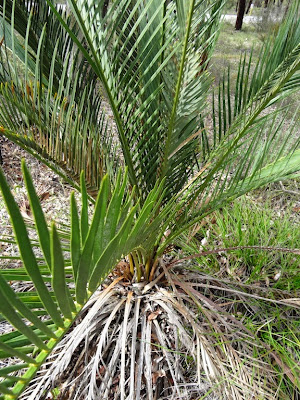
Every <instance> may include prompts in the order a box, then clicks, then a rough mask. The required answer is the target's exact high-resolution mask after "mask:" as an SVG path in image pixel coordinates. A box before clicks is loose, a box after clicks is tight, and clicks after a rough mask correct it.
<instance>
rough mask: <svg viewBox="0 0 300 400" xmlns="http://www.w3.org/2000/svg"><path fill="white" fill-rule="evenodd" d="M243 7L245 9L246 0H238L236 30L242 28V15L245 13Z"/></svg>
mask: <svg viewBox="0 0 300 400" xmlns="http://www.w3.org/2000/svg"><path fill="white" fill-rule="evenodd" d="M245 9H246V0H239V7H238V12H237V17H236V23H235V30H236V31H240V30H241V29H242V25H243V19H244V15H245Z"/></svg>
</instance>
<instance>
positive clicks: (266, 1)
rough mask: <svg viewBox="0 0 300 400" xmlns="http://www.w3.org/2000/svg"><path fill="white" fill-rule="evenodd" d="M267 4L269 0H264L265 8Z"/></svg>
mask: <svg viewBox="0 0 300 400" xmlns="http://www.w3.org/2000/svg"><path fill="white" fill-rule="evenodd" d="M268 4H269V0H265V8H267V7H268Z"/></svg>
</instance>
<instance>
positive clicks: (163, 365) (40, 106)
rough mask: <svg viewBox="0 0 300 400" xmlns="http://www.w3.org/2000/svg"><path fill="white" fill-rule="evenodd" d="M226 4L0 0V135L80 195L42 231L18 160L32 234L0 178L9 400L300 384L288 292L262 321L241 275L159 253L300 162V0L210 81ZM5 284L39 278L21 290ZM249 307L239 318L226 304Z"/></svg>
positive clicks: (0, 306)
mask: <svg viewBox="0 0 300 400" xmlns="http://www.w3.org/2000/svg"><path fill="white" fill-rule="evenodd" d="M225 2H226V1H225V0H188V1H186V0H177V1H172V0H148V1H145V0H137V1H135V2H133V1H131V0H114V1H111V2H107V1H101V0H100V1H92V0H68V10H67V11H64V10H63V9H62V8H60V7H59V6H56V5H55V3H54V2H52V1H51V0H46V1H40V2H33V1H30V0H29V1H27V2H25V1H10V0H4V1H2V2H1V4H0V10H1V17H2V18H1V25H0V34H1V66H0V80H1V92H0V96H1V104H0V125H1V127H0V133H1V135H3V136H5V137H7V138H8V139H10V140H11V141H13V142H15V143H16V144H18V145H19V146H21V147H22V148H23V149H25V150H26V151H28V152H29V153H30V154H32V155H33V156H35V157H36V158H37V159H38V160H40V161H42V162H44V163H45V164H46V165H48V166H49V167H50V168H52V169H53V170H54V171H55V172H56V173H57V174H59V175H60V176H61V177H63V178H64V179H65V180H66V181H67V182H69V183H70V184H71V185H73V186H74V188H75V189H80V191H81V195H82V206H81V211H80V213H78V209H77V204H76V201H75V197H74V195H72V197H71V206H70V207H71V208H70V214H71V221H70V227H69V228H67V227H64V228H60V229H58V228H56V226H55V225H54V224H53V225H52V226H51V228H49V227H48V225H47V223H46V220H45V217H44V215H43V212H42V209H41V206H40V204H39V201H38V197H37V195H36V193H35V190H34V186H33V184H32V180H31V178H30V174H29V172H28V170H27V168H26V166H25V164H24V163H23V174H24V181H25V184H26V187H27V191H28V197H29V200H30V206H31V209H32V213H33V216H34V222H35V230H36V235H37V237H38V240H36V239H35V240H33V239H30V238H29V235H28V231H27V228H26V224H25V222H24V220H23V218H22V216H21V214H20V211H19V209H18V206H17V204H16V202H15V200H14V198H13V196H12V194H11V192H10V190H9V187H8V185H7V183H6V180H5V177H4V175H3V173H2V172H1V173H0V186H1V189H2V194H3V198H4V200H5V202H6V205H7V209H8V212H9V214H10V216H11V222H12V226H13V228H14V234H15V242H16V243H17V244H18V246H19V251H20V257H21V259H22V262H23V265H22V267H21V268H18V269H2V270H1V274H0V285H1V294H0V296H1V301H0V312H1V314H2V318H3V319H4V320H7V321H8V322H9V323H10V324H11V325H13V326H14V327H15V330H13V331H11V332H8V333H4V334H3V335H2V336H1V341H0V357H1V358H2V359H4V360H5V359H7V358H12V357H15V358H16V360H17V361H16V360H14V362H10V363H8V364H7V366H6V367H4V368H2V370H1V372H0V376H1V377H2V381H1V383H0V392H1V393H2V398H4V399H5V400H8V399H14V398H17V397H19V396H21V398H30V399H37V398H43V397H46V396H47V392H48V390H50V389H51V388H52V387H56V385H57V386H58V388H56V390H58V391H59V392H60V391H61V393H60V395H61V398H65V397H64V396H68V397H67V398H82V399H96V398H101V399H102V398H103V399H109V398H112V396H115V397H114V398H120V399H125V398H130V399H139V398H143V397H144V398H149V399H152V398H158V397H160V396H166V397H167V396H169V398H180V397H181V398H182V396H183V397H184V396H185V397H184V398H189V396H190V397H191V396H192V395H193V393H194V391H195V393H197V395H198V397H201V393H202V395H203V396H204V397H207V396H209V395H210V392H213V391H215V392H216V393H223V394H224V396H226V399H227V398H228V399H230V398H233V399H238V398H242V399H244V398H245V399H247V398H249V396H250V393H251V395H252V396H254V397H255V398H257V399H274V398H285V397H284V396H287V398H292V397H291V396H294V395H295V393H296V391H297V387H298V388H299V374H298V371H297V359H298V358H297V356H296V355H295V354H297V352H299V347H297V346H298V343H297V340H298V339H297V338H296V337H294V334H293V329H292V328H291V327H289V329H286V330H285V333H284V334H283V333H281V330H282V329H283V328H282V326H284V324H285V323H287V321H289V320H290V319H291V317H293V315H294V314H293V313H295V312H296V311H295V310H294V308H295V307H296V306H297V304H294V303H293V301H292V299H291V300H290V301H284V300H282V299H281V298H279V299H276V298H274V299H272V300H270V301H271V302H273V303H272V305H274V307H277V308H276V310H277V311H278V315H281V316H284V317H283V322H282V323H280V322H278V323H276V324H273V325H272V321H273V320H272V321H267V322H266V321H265V320H263V319H262V317H261V315H264V314H263V313H264V312H267V311H266V310H267V309H268V307H267V305H264V306H263V307H262V306H260V308H258V306H257V303H256V302H257V295H256V294H250V299H252V300H253V299H254V300H253V304H251V305H250V302H249V304H247V306H245V308H243V302H244V300H245V296H247V295H249V294H247V292H246V291H245V290H244V289H243V288H242V289H241V288H240V289H239V290H235V289H233V288H232V286H231V285H230V284H228V283H221V284H220V283H216V281H215V280H214V278H213V277H208V276H201V275H199V274H195V273H192V272H189V273H186V270H185V264H180V263H175V262H174V261H172V262H168V257H167V255H166V253H167V252H168V249H169V248H170V246H171V245H173V244H174V243H176V240H177V238H179V237H180V235H182V234H183V233H187V232H189V230H190V229H192V228H193V227H194V226H195V225H196V224H197V223H200V222H201V220H202V219H203V218H205V217H206V216H207V215H208V214H210V213H211V212H213V211H214V210H216V209H219V208H220V207H222V206H223V205H224V204H226V203H228V202H230V201H232V200H233V199H235V198H237V197H239V196H241V195H242V194H244V193H246V192H248V191H250V190H252V189H254V188H257V187H260V186H262V185H264V184H266V183H269V182H274V181H277V180H283V179H286V178H289V177H295V176H298V175H299V171H300V149H299V138H297V135H295V134H294V132H297V126H298V125H297V122H298V115H299V114H298V113H297V112H296V113H295V116H294V117H293V118H291V119H290V123H289V124H288V125H289V126H288V127H287V126H286V124H285V123H284V122H285V119H286V115H290V112H289V111H288V110H287V111H286V110H285V109H286V106H284V105H283V104H282V100H283V99H285V98H286V97H287V96H290V95H293V94H294V93H295V92H296V91H297V90H298V89H299V86H300V74H299V71H300V45H299V43H300V26H299V23H298V21H299V19H298V18H299V8H300V6H299V4H297V3H298V2H295V4H294V5H293V6H291V8H290V12H289V14H288V15H287V17H286V19H285V21H284V23H283V24H282V25H281V26H280V29H279V31H278V33H277V36H276V37H271V38H270V39H269V41H268V42H267V43H265V45H264V47H263V48H262V49H261V52H260V56H259V60H258V61H257V62H253V60H252V57H251V56H250V57H249V58H247V57H245V58H244V59H242V60H241V62H240V66H239V71H238V75H237V77H232V76H231V74H230V71H228V75H226V77H224V79H223V80H222V82H221V84H220V87H219V89H218V91H217V93H212V91H211V90H210V88H211V87H212V77H211V76H210V74H209V63H210V60H211V56H212V53H213V49H214V44H215V42H216V40H217V36H218V26H219V21H220V18H221V13H222V8H223V6H224V4H225ZM233 80H234V81H233ZM233 82H234V86H235V91H234V93H233V94H232V93H231V87H232V84H233ZM110 115H112V116H113V118H110V117H109V116H110ZM211 115H212V119H210V118H209V116H211ZM111 120H113V121H111ZM81 171H84V172H81ZM89 204H90V207H91V208H92V216H91V217H89V212H88V205H89ZM11 240H12V241H13V239H11ZM36 248H37V249H38V252H37V253H36V252H35V249H36ZM122 259H123V260H124V265H125V267H124V269H123V270H122V271H121V272H120V270H119V275H121V276H120V277H118V278H115V276H114V275H113V274H111V273H112V271H113V269H114V267H115V266H116V265H117V264H118V262H119V261H120V260H122ZM172 267H174V271H175V272H173V269H172ZM109 274H110V275H109ZM108 275H109V277H108V278H107V279H106V280H105V281H104V279H105V278H106V277H107V276H108ZM16 281H19V282H30V283H31V284H32V285H33V286H34V289H33V290H31V291H27V292H23V293H18V292H15V291H14V290H13V284H12V282H16ZM102 282H104V287H105V290H104V291H103V292H99V290H98V289H99V285H100V284H101V283H102ZM203 288H204V289H203ZM202 289H203V290H202ZM210 290H215V292H213V291H210ZM228 293H230V294H228ZM221 298H224V301H225V304H228V303H229V304H233V303H234V304H235V303H237V304H239V303H241V304H242V305H241V306H240V307H241V308H237V309H236V310H233V308H232V307H229V308H225V306H224V308H223V307H221V306H220V305H219V304H218V301H219V300H220V299H221ZM258 298H261V297H258ZM266 304H268V302H267V303H266ZM293 307H294V308H293ZM249 309H250V310H251V313H252V315H253V316H254V317H253V318H254V319H253V320H251V321H252V322H251V323H248V325H247V324H245V321H244V320H243V319H242V320H240V319H239V318H238V317H236V316H233V314H234V312H236V315H240V314H242V315H243V313H244V314H245V315H246V311H247V312H248V311H249ZM258 309H259V310H260V311H258ZM261 313H262V314H261ZM121 316H122V317H121ZM249 327H251V329H250V328H249ZM266 327H267V328H268V329H267V328H266ZM252 328H253V329H252ZM263 328H264V329H263ZM170 331H172V332H173V333H172V335H171V336H170V334H169V332H170ZM237 331H240V332H241V336H240V337H239V336H237V335H236V332H237ZM258 332H262V333H261V335H258ZM274 332H276V334H274ZM274 335H275V336H276V335H277V337H279V336H280V338H281V341H280V340H277V341H274V337H275V336H274ZM62 338H63V339H62ZM61 339H62V340H61ZM60 340H61V341H60ZM58 342H60V343H59V345H58V346H57V343H58ZM285 342H288V343H289V345H290V347H291V349H292V350H291V354H288V353H287V352H284V351H283V350H282V349H283V348H284V345H283V343H285ZM274 343H276V345H274ZM54 349H56V351H55V350H54ZM74 357H75V360H77V361H76V362H75V365H74ZM42 366H44V367H45V368H47V370H46V371H45V369H44V370H43V368H42V369H41V367H42ZM79 367H80V368H79ZM40 369H41V371H42V372H41V374H40V375H37V378H36V379H35V380H32V379H33V377H34V376H35V375H36V374H37V372H38V371H39V370H40ZM77 369H79V370H80V372H78V371H77ZM64 370H66V372H67V373H68V376H65V377H64V378H63V373H64ZM76 371H77V372H76ZM193 371H194V372H193ZM195 371H196V373H195ZM75 373H76V374H77V375H76V376H74V374H75ZM73 379H74V381H73ZM62 380H63V381H64V382H65V384H64V385H63V386H62V387H61V386H60V385H59V382H60V381H62ZM30 382H31V383H30ZM28 385H29V388H28V390H27V391H25V392H24V390H25V388H26V387H27V386H28ZM23 392H24V393H23ZM22 393H23V394H22ZM22 396H23V397H22ZM204 397H203V398H204Z"/></svg>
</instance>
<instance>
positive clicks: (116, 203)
mask: <svg viewBox="0 0 300 400" xmlns="http://www.w3.org/2000/svg"><path fill="white" fill-rule="evenodd" d="M23 174H24V179H25V183H26V187H27V193H28V198H29V202H30V206H31V209H32V212H33V216H34V222H35V227H36V232H37V235H38V238H39V244H38V241H36V240H35V241H34V243H32V242H31V240H30V238H29V235H28V232H27V228H26V224H25V222H24V219H23V217H22V215H21V213H20V211H19V208H18V206H17V204H16V202H15V200H14V198H13V196H12V194H11V192H10V189H9V187H8V184H7V182H6V180H5V177H4V175H3V172H2V171H1V170H0V187H1V191H2V195H3V198H4V201H5V203H6V206H7V210H8V213H9V215H10V217H11V223H12V226H13V229H14V234H15V241H16V243H17V244H18V247H19V252H20V258H21V260H22V267H21V268H18V269H11V268H10V269H1V271H0V272H1V273H0V287H1V291H0V292H1V294H0V297H1V302H0V303H1V305H0V313H1V317H2V319H4V320H6V321H8V322H9V323H10V324H11V325H13V326H14V327H15V328H16V330H15V331H13V332H12V333H9V334H4V335H2V336H1V337H0V358H4V359H5V358H8V357H17V358H19V359H20V360H21V361H24V362H25V363H28V366H25V367H24V369H25V370H26V372H25V373H24V375H22V376H20V377H18V378H14V377H11V376H8V377H6V378H5V376H4V378H5V379H4V381H3V382H4V383H3V382H2V384H1V386H0V393H3V394H5V395H6V394H8V393H9V394H11V395H14V396H15V397H17V396H18V395H19V394H20V393H21V392H22V391H23V390H24V388H25V386H26V385H27V384H28V382H29V381H30V380H31V379H32V377H33V376H34V375H35V373H36V372H37V371H38V369H39V367H40V366H41V364H42V363H43V362H44V361H45V359H46V357H47V356H48V355H49V354H50V353H51V351H52V350H53V349H54V347H55V346H56V344H57V343H58V341H59V340H60V338H61V337H62V336H63V335H64V334H65V333H66V332H67V330H68V329H69V328H70V326H71V324H72V323H73V321H74V320H75V319H76V317H77V315H78V313H79V312H80V310H81V309H82V307H83V306H84V305H85V303H86V301H87V300H88V299H89V298H90V297H91V295H92V294H93V293H94V291H95V290H96V289H97V288H98V286H99V285H100V283H101V281H102V280H103V279H104V278H105V277H106V276H107V274H108V273H109V272H110V271H111V269H112V268H113V267H114V266H115V265H116V264H117V262H118V261H119V260H121V258H122V257H124V256H126V255H127V254H128V253H129V252H132V251H133V250H135V249H140V251H142V252H143V254H144V256H145V257H147V256H149V252H150V251H151V249H152V248H153V246H154V245H155V244H156V241H157V231H160V229H162V227H163V224H164V223H165V219H166V215H172V213H171V207H172V204H170V206H169V208H168V210H167V209H166V210H165V212H163V213H162V214H160V215H156V212H157V209H158V207H159V206H160V202H161V196H162V184H161V185H156V186H155V187H154V189H153V190H152V191H151V192H150V193H149V196H148V198H146V199H145V203H144V205H143V206H142V207H140V205H139V203H138V202H137V203H135V204H134V203H133V193H132V194H131V195H130V196H128V193H127V191H128V178H127V173H125V174H124V175H123V174H122V173H121V171H119V173H118V176H117V179H116V181H115V187H114V190H113V192H111V188H110V185H109V177H108V176H107V175H106V176H105V177H104V178H103V180H102V182H101V186H100V190H99V193H98V197H97V201H96V205H95V209H94V212H93V216H92V219H91V221H90V222H89V221H88V219H87V218H88V210H87V208H88V202H87V193H86V188H85V184H84V178H83V176H82V179H81V184H82V195H83V196H82V197H83V202H82V210H81V215H80V216H79V215H78V211H77V206H76V202H75V199H74V195H73V196H71V210H72V212H71V229H70V231H69V230H66V232H65V234H64V235H62V233H61V232H62V231H61V230H60V231H58V230H57V228H56V226H55V224H53V225H52V227H51V230H49V228H48V226H47V224H46V222H45V217H44V215H43V212H42V209H41V206H40V203H39V200H38V197H37V195H36V193H35V190H34V187H33V183H32V180H31V177H30V174H29V172H28V170H27V168H26V166H25V164H24V163H23ZM69 232H71V236H70V233H69ZM33 244H34V245H35V246H40V248H41V249H42V251H43V257H42V258H37V257H36V255H35V252H34V251H33ZM63 250H64V251H63ZM70 257H71V260H72V265H71V266H70ZM11 281H16V282H18V281H20V282H22V281H26V282H28V281H29V282H31V283H32V285H33V286H34V291H30V292H24V293H17V292H15V291H14V290H13V288H12V287H11V285H10V282H11ZM74 286H75V290H74V289H73V288H74ZM23 366H24V365H23ZM5 388H9V389H7V390H6V389H5Z"/></svg>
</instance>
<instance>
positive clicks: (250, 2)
mask: <svg viewBox="0 0 300 400" xmlns="http://www.w3.org/2000/svg"><path fill="white" fill-rule="evenodd" d="M252 3H253V0H249V4H248V7H247V10H246V14H248V13H249V11H250V8H251V6H252Z"/></svg>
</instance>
